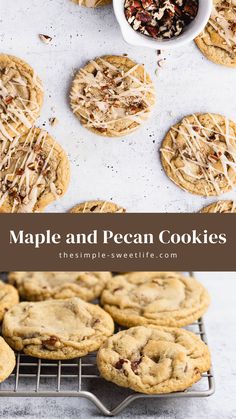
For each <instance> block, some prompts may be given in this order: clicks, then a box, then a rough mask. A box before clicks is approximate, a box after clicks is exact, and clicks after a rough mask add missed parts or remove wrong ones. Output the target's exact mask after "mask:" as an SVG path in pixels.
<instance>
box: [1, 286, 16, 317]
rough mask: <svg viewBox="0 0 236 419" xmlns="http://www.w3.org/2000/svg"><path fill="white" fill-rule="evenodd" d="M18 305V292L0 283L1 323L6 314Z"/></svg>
mask: <svg viewBox="0 0 236 419" xmlns="http://www.w3.org/2000/svg"><path fill="white" fill-rule="evenodd" d="M18 303H19V295H18V292H17V290H16V289H15V288H14V287H13V286H12V285H9V284H5V283H4V282H2V281H0V322H1V321H2V319H3V317H4V315H5V313H6V312H7V311H8V310H9V309H10V308H11V307H13V306H14V305H16V304H18Z"/></svg>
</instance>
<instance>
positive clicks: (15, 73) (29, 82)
mask: <svg viewBox="0 0 236 419" xmlns="http://www.w3.org/2000/svg"><path fill="white" fill-rule="evenodd" d="M42 103H43V89H42V84H41V81H40V80H39V78H38V76H37V75H36V74H35V71H34V70H33V69H32V68H31V67H30V66H29V65H28V64H27V63H25V62H24V61H23V60H21V59H19V58H16V57H13V56H11V55H4V54H0V139H1V140H2V139H4V138H6V139H8V140H10V141H11V139H12V137H18V136H19V135H22V134H24V133H26V132H28V131H29V130H30V128H31V127H32V126H33V124H34V122H35V121H36V119H37V118H38V117H39V115H40V111H41V107H42Z"/></svg>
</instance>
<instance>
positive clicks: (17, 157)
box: [0, 128, 69, 212]
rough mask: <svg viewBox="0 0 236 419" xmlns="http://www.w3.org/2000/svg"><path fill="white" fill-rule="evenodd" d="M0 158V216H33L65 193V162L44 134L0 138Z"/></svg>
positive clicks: (62, 154) (36, 131) (31, 133)
mask: <svg viewBox="0 0 236 419" xmlns="http://www.w3.org/2000/svg"><path fill="white" fill-rule="evenodd" d="M0 156H2V158H1V162H0V211H1V212H37V211H40V210H41V208H43V207H44V206H45V205H47V204H49V203H50V202H52V201H54V200H55V199H57V198H58V197H59V195H60V196H61V195H62V194H63V193H64V192H65V191H66V188H67V185H68V181H69V162H68V159H67V156H66V154H65V153H64V151H63V150H62V149H61V147H60V146H59V144H57V143H56V142H55V141H54V140H53V139H52V138H51V137H50V136H49V135H48V133H47V132H46V131H43V130H40V129H38V128H32V129H31V130H30V131H29V133H28V134H27V135H25V136H22V137H20V138H19V137H16V138H14V139H13V138H12V139H11V141H9V140H8V139H5V140H4V139H1V138H0Z"/></svg>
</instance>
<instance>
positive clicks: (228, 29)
mask: <svg viewBox="0 0 236 419" xmlns="http://www.w3.org/2000/svg"><path fill="white" fill-rule="evenodd" d="M195 42H196V44H197V46H198V47H199V48H200V50H201V51H202V52H203V54H204V55H205V56H206V57H207V58H208V59H209V60H211V61H213V62H215V63H216V64H222V65H225V66H229V67H236V1H235V0H214V4H213V9H212V13H211V17H210V20H209V22H208V24H207V25H206V27H205V29H204V31H203V32H202V33H201V34H200V35H199V36H198V37H197V38H196V39H195Z"/></svg>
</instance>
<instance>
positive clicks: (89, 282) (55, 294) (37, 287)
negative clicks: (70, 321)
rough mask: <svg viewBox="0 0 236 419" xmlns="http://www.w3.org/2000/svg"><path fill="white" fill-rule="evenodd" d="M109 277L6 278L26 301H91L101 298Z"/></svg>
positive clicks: (48, 275) (17, 274) (54, 275)
mask: <svg viewBox="0 0 236 419" xmlns="http://www.w3.org/2000/svg"><path fill="white" fill-rule="evenodd" d="M111 277H112V276H111V273H110V272H10V273H9V275H8V279H9V282H10V283H11V284H13V285H15V287H16V288H17V289H18V291H19V294H20V296H21V297H22V299H24V300H27V301H42V300H48V299H51V298H52V299H56V300H58V299H61V300H64V299H67V298H72V297H79V298H82V300H85V301H91V300H94V299H95V298H98V297H99V296H100V294H101V292H102V291H103V289H104V287H105V285H106V283H107V282H108V281H109V280H110V279H111Z"/></svg>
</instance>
